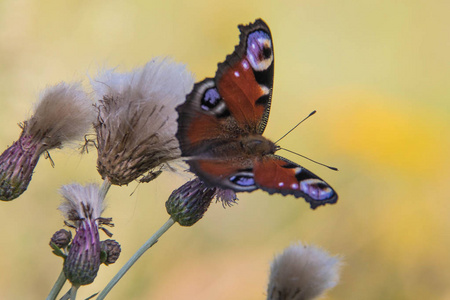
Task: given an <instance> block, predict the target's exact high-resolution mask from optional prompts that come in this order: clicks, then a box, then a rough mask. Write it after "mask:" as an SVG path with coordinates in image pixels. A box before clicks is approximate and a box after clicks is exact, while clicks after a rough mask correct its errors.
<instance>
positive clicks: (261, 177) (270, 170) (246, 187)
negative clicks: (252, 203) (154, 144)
mask: <svg viewBox="0 0 450 300" xmlns="http://www.w3.org/2000/svg"><path fill="white" fill-rule="evenodd" d="M190 164H191V168H192V169H193V170H195V173H196V174H197V175H198V176H199V178H200V179H202V180H203V181H205V182H206V183H207V184H209V185H212V186H218V187H221V188H223V189H232V190H234V191H236V192H251V191H253V190H256V189H258V188H260V189H262V190H264V191H267V192H268V193H269V194H273V193H280V194H282V195H293V196H295V197H296V198H304V199H305V200H306V201H307V202H308V203H309V204H310V206H311V208H313V209H315V208H316V207H318V206H320V205H325V204H333V203H336V201H337V199H338V195H337V193H336V192H335V191H334V189H333V188H332V187H330V185H328V184H327V183H326V182H325V181H323V180H322V179H321V178H319V177H318V176H317V175H315V174H314V173H312V172H311V171H309V170H307V169H305V168H303V167H301V166H299V165H298V164H296V163H294V162H291V161H289V160H287V159H286V158H284V157H281V156H278V155H266V156H264V157H262V158H261V157H256V156H255V157H253V158H249V159H247V160H242V159H229V160H217V159H199V160H193V161H192V162H191V163H190Z"/></svg>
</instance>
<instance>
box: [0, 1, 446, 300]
mask: <svg viewBox="0 0 450 300" xmlns="http://www.w3.org/2000/svg"><path fill="white" fill-rule="evenodd" d="M449 11H450V2H448V1H419V0H410V1H389V0H382V1H379V0H378V1H376V0H360V1H349V0H339V1H338V0H333V1H331V0H329V1H325V0H308V1H300V0H297V1H286V0H282V1H281V0H280V1H264V0H259V1H242V0H239V1H236V0H230V1H193V0H191V1H174V0H170V1H127V2H125V1H54V0H52V1H32V0H1V1H0V105H1V106H0V107H1V109H0V125H1V128H2V129H1V130H0V145H2V146H1V147H2V148H6V146H7V145H11V144H12V142H13V141H14V140H15V139H17V137H18V136H19V133H20V129H19V127H18V126H16V124H17V123H18V122H20V121H23V120H25V119H26V118H27V117H28V116H29V115H30V112H31V107H32V104H33V103H34V102H35V100H36V99H37V97H38V95H39V92H40V91H41V90H42V89H43V88H45V87H46V85H50V84H55V83H58V82H59V81H62V80H65V81H73V80H83V81H84V84H85V86H86V87H87V88H88V79H87V78H88V77H87V76H88V75H90V76H93V75H95V74H96V72H97V70H98V69H99V68H102V67H105V66H110V67H114V66H118V69H119V70H122V71H126V70H129V69H131V68H133V67H137V66H141V65H143V64H144V63H145V62H147V61H148V60H150V59H151V58H152V57H154V56H170V57H173V58H174V59H175V60H177V61H180V62H183V63H186V64H187V65H188V67H189V69H190V70H191V71H192V72H194V73H195V75H196V79H197V80H201V79H203V78H204V77H205V76H212V75H214V73H215V70H216V66H217V63H218V62H221V61H223V60H224V58H225V56H226V55H227V54H229V53H231V52H232V51H233V49H234V46H235V45H236V44H237V43H238V35H239V33H238V29H237V25H238V24H241V23H249V22H252V21H254V20H255V19H256V18H259V17H261V18H263V19H264V20H265V21H266V22H267V23H268V24H269V26H270V28H271V30H272V35H273V39H274V47H275V57H276V59H275V61H276V68H275V69H276V72H275V83H274V94H273V104H272V112H271V115H270V120H269V124H268V128H267V130H266V133H265V136H266V137H268V138H271V139H272V140H276V139H277V138H279V137H280V136H281V135H283V134H284V133H285V132H286V131H287V130H289V129H290V128H291V127H292V126H293V125H294V124H296V122H298V121H299V120H300V119H301V118H303V117H304V116H306V115H307V114H309V113H310V112H311V111H312V110H314V109H317V110H318V114H316V115H315V116H314V117H313V118H312V119H310V120H308V121H307V122H306V123H304V124H302V125H301V126H300V128H298V129H297V130H296V131H294V132H293V133H291V134H290V135H289V136H288V137H287V138H286V139H284V140H283V142H282V143H281V145H282V146H283V147H285V148H288V149H290V150H293V151H297V152H299V153H301V154H303V155H307V156H309V157H311V158H313V159H317V160H319V161H321V162H324V163H327V164H331V165H333V166H336V167H338V168H339V169H340V171H339V172H333V171H330V170H328V169H326V168H323V167H321V166H318V165H315V164H313V163H311V162H309V161H306V160H304V159H302V158H300V157H295V156H293V155H289V154H285V153H283V155H285V156H286V157H288V158H290V159H292V160H294V161H296V162H298V163H300V164H301V165H304V166H305V167H307V168H309V169H311V170H313V171H314V172H315V173H317V174H319V176H321V177H323V178H324V179H326V180H327V181H328V182H329V183H330V184H331V185H332V186H333V187H335V189H336V190H337V191H338V193H339V195H340V199H339V202H338V203H337V204H336V205H330V206H326V207H320V208H318V209H317V210H315V211H312V210H310V209H309V207H308V205H307V204H306V203H305V202H304V201H303V200H302V199H295V198H294V197H282V196H279V195H274V196H269V195H268V194H266V193H264V192H260V191H256V192H253V193H251V194H240V195H239V198H240V200H239V204H238V205H235V206H233V207H231V208H227V209H223V208H222V206H221V205H220V204H215V205H212V206H211V208H210V210H209V211H208V212H207V214H206V216H205V217H204V219H202V220H201V221H200V222H199V223H197V224H196V225H195V226H193V227H192V228H181V227H180V226H174V228H172V229H171V230H170V231H169V232H168V233H167V234H166V235H165V236H163V237H162V239H161V240H160V241H159V243H158V244H157V245H156V246H155V247H154V248H153V249H152V250H151V251H150V252H149V253H147V254H145V256H144V257H143V258H142V259H141V261H140V262H139V263H138V264H137V265H136V266H135V267H134V268H133V269H132V270H131V271H130V272H129V273H128V274H127V275H126V276H125V277H124V279H123V280H122V281H121V282H120V283H119V284H118V285H117V286H116V288H115V289H113V291H112V292H111V294H110V297H109V298H108V299H167V300H172V299H173V300H175V299H196V300H207V299H208V300H210V299H217V300H222V299H223V300H225V299H235V300H257V299H265V287H266V283H267V274H268V269H269V262H270V260H271V259H272V258H273V256H274V255H275V254H276V253H278V252H280V251H282V249H283V248H285V247H286V246H288V245H290V244H291V243H293V242H296V241H299V240H300V241H302V242H304V243H307V244H315V245H318V246H320V247H323V248H324V249H326V250H327V251H329V252H330V253H332V254H339V255H341V256H342V257H343V259H344V261H345V266H344V267H343V269H342V278H341V281H340V283H339V285H338V286H337V287H336V288H334V289H333V290H331V291H330V292H329V293H328V295H327V299H450V271H449V270H450V254H449V247H450V220H449V216H450V203H449V200H450V199H449V198H450V197H449V188H448V183H449V179H450V171H449V169H450V159H449V155H448V153H449V151H450V145H449V144H450V140H449V127H450V123H449V114H450V106H449V96H450V88H449V78H450V59H449V53H450V30H449V28H450V27H449V26H450V19H449V18H448V12H449ZM280 154H281V153H280ZM51 155H52V158H53V160H54V161H55V163H56V167H55V168H54V169H53V168H52V167H51V166H50V163H49V161H47V160H44V159H42V160H41V161H40V163H39V164H38V166H37V168H36V172H35V175H34V177H33V181H32V182H31V184H30V186H29V189H28V191H27V192H26V193H25V194H24V195H23V196H22V197H20V198H19V199H16V200H15V201H13V202H10V203H0V206H1V208H0V228H1V232H0V245H1V246H0V298H1V299H43V298H44V297H45V296H46V295H47V293H48V292H49V290H50V288H51V287H52V285H53V283H54V281H55V280H56V278H57V276H58V274H59V272H60V270H61V264H62V260H61V259H60V258H58V257H56V256H54V255H53V254H51V250H50V247H49V246H48V242H49V238H50V237H51V235H52V234H53V233H54V232H55V231H56V230H58V229H60V228H62V226H63V218H62V216H61V215H60V213H59V211H58V210H57V207H58V205H59V203H60V196H59V195H58V192H57V190H58V188H59V187H60V186H61V185H64V184H68V183H72V182H74V181H77V182H81V183H88V182H100V181H101V180H100V176H99V175H98V173H97V172H96V167H95V160H96V153H95V151H93V152H91V153H90V154H89V155H87V156H83V157H82V156H80V155H79V154H78V152H77V150H76V147H72V148H69V149H66V150H64V151H61V150H58V151H52V152H51ZM185 180H186V178H183V177H180V176H178V175H174V174H163V175H162V176H161V177H160V178H159V179H158V180H155V181H153V182H151V183H148V184H141V185H139V187H138V188H137V190H136V192H135V193H134V194H133V195H131V196H130V194H131V193H132V192H133V190H135V188H136V186H137V183H133V184H130V185H129V186H128V187H121V188H119V187H112V188H111V190H110V193H109V202H108V203H109V205H108V209H107V210H106V212H105V213H104V216H105V217H113V219H114V223H115V224H116V227H115V228H113V229H112V232H113V233H114V238H115V239H116V240H117V241H119V242H120V243H121V244H122V249H123V252H122V255H121V258H120V260H119V261H118V262H117V263H116V264H114V265H111V266H109V267H102V268H101V270H100V272H99V274H98V278H97V280H96V281H95V282H94V284H92V285H90V286H88V287H83V288H81V289H80V291H79V298H80V299H84V298H86V297H87V296H89V295H91V294H92V293H95V292H97V291H98V290H100V289H101V288H102V287H104V286H105V285H106V283H107V282H108V281H109V279H110V278H111V277H112V276H113V274H115V273H116V272H117V270H118V269H119V268H120V267H121V266H122V265H123V263H124V262H125V261H126V260H127V259H128V258H129V257H130V256H131V255H132V253H134V251H135V250H136V249H137V248H138V247H140V245H141V244H142V243H143V242H144V241H145V240H146V239H147V238H148V237H149V236H150V235H151V234H152V233H153V232H154V231H155V230H156V229H157V228H159V226H161V225H162V224H163V223H164V222H165V221H166V219H167V218H168V216H167V214H166V212H165V208H164V202H165V200H166V199H167V197H168V195H169V194H170V193H171V191H172V190H173V189H175V188H177V187H178V186H179V185H181V184H182V183H183V182H185ZM102 235H103V234H102ZM103 238H106V237H105V236H104V235H103ZM67 289H68V286H65V287H64V291H65V290H67ZM83 297H84V298H83Z"/></svg>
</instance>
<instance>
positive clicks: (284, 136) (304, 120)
mask: <svg viewBox="0 0 450 300" xmlns="http://www.w3.org/2000/svg"><path fill="white" fill-rule="evenodd" d="M315 113H316V111H313V112H312V113H310V114H309V115H308V116H307V117H306V118H304V119H303V120H301V121H300V122H298V124H297V125H295V126H294V127H293V128H292V129H291V130H289V131H288V132H286V134H285V135H283V136H282V137H280V138H279V139H278V140H277V141H276V142H275V144H276V143H278V142H279V141H281V140H282V139H284V137H285V136H287V135H288V134H289V133H291V132H292V131H293V130H294V129H295V128H297V127H298V125H300V124H302V123H303V122H304V121H306V119H308V118H309V117H311V116H312V115H313V114H315Z"/></svg>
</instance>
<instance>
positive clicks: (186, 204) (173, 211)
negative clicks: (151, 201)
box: [166, 178, 216, 226]
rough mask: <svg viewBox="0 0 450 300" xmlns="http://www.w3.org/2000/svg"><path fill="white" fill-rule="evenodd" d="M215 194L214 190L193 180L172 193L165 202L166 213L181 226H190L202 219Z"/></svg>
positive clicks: (196, 179) (199, 181)
mask: <svg viewBox="0 0 450 300" xmlns="http://www.w3.org/2000/svg"><path fill="white" fill-rule="evenodd" d="M215 194H216V188H209V187H206V186H205V184H204V183H203V182H202V181H201V180H200V179H198V178H195V179H193V180H191V181H188V182H187V183H185V184H183V185H182V186H181V187H179V188H178V189H176V190H174V191H173V192H172V194H171V195H170V196H169V199H168V200H167V201H166V210H167V213H168V214H169V215H170V216H171V217H172V219H173V220H174V221H176V222H178V223H179V224H180V225H181V226H192V225H194V224H195V223H196V222H197V221H199V220H200V219H201V218H202V217H203V215H204V214H205V212H206V210H207V209H208V207H209V205H210V204H211V201H212V199H213V198H214V197H215Z"/></svg>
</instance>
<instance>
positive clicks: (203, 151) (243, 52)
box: [177, 19, 337, 208]
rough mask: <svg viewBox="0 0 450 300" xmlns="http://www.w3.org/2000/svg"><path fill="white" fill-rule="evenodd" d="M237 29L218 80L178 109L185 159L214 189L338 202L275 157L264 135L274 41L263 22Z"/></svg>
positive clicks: (200, 87) (199, 86) (200, 86)
mask: <svg viewBox="0 0 450 300" xmlns="http://www.w3.org/2000/svg"><path fill="white" fill-rule="evenodd" d="M239 29H240V31H241V35H240V43H239V45H237V46H236V48H235V51H234V52H233V53H232V54H231V55H228V56H227V57H226V59H225V61H224V62H223V63H220V64H219V65H218V69H217V72H216V76H215V77H214V78H206V79H204V80H203V81H201V82H198V83H196V84H195V85H194V88H193V90H192V92H191V93H190V94H189V95H188V96H187V98H186V102H185V103H184V104H182V105H180V106H179V107H178V108H177V111H178V113H179V119H178V132H177V138H178V141H179V142H180V148H181V151H182V156H184V157H187V162H188V164H189V165H190V169H191V171H192V172H194V173H195V174H196V175H197V176H198V177H199V178H200V179H201V180H203V181H204V182H205V183H207V184H209V185H211V186H217V187H220V188H224V189H232V190H234V191H236V192H243V191H246V192H250V191H253V190H255V189H258V188H259V189H263V190H265V191H267V192H269V193H281V194H283V195H288V194H291V195H294V196H295V197H303V198H305V199H306V201H308V202H309V203H310V205H311V207H312V208H315V207H317V206H319V205H322V204H325V203H334V202H336V201H337V194H336V193H335V192H334V190H333V189H332V188H331V187H330V186H329V185H328V184H326V183H325V182H324V181H323V180H321V179H320V178H319V177H317V176H316V175H314V174H313V173H311V172H310V171H308V170H306V169H305V168H303V167H301V166H299V165H297V164H295V163H293V162H291V161H289V160H287V159H285V158H283V157H281V156H278V155H275V152H276V151H277V150H279V147H278V146H277V145H276V144H275V143H273V142H272V141H270V140H269V139H267V138H265V137H263V136H262V133H263V132H264V129H265V127H266V124H267V120H268V118H269V112H270V105H271V100H272V88H273V74H274V52H273V44H272V36H271V33H270V30H269V27H268V26H267V24H266V23H265V22H264V21H262V20H261V19H258V20H256V21H255V22H254V23H252V24H249V25H247V26H243V25H240V26H239Z"/></svg>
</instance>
